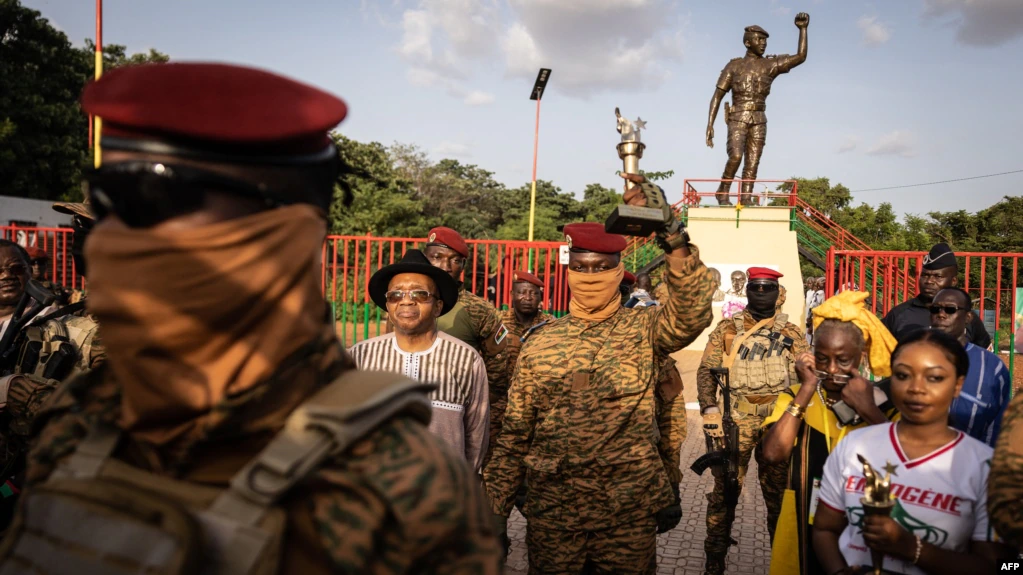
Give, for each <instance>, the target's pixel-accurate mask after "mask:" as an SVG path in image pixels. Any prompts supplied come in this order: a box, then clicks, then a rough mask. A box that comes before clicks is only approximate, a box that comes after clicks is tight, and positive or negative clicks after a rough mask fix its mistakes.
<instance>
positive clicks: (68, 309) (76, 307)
mask: <svg viewBox="0 0 1023 575" xmlns="http://www.w3.org/2000/svg"><path fill="white" fill-rule="evenodd" d="M83 309H85V300H84V299H83V300H82V301H79V302H75V303H73V304H71V305H66V306H64V307H62V308H60V309H58V310H56V311H52V312H50V313H48V314H46V315H44V316H42V317H38V318H36V319H34V320H32V323H31V324H29V325H43V324H44V323H46V322H48V321H50V320H51V319H57V318H58V317H64V316H66V315H71V314H73V313H78V312H80V311H82V310H83Z"/></svg>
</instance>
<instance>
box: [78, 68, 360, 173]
mask: <svg viewBox="0 0 1023 575" xmlns="http://www.w3.org/2000/svg"><path fill="white" fill-rule="evenodd" d="M82 109H84V110H85V112H86V113H87V114H92V115H96V116H99V117H101V118H103V138H104V142H103V146H104V147H107V148H110V149H132V150H134V149H141V142H145V141H148V142H153V141H159V142H161V143H163V144H166V145H168V146H170V148H169V149H167V150H165V151H164V152H165V153H175V150H174V146H175V145H177V146H179V147H182V148H186V149H189V150H195V149H200V150H208V149H214V150H218V151H221V152H223V153H224V154H226V155H243V156H254V155H264V156H285V157H293V156H299V157H308V156H314V157H313V158H311V159H313V160H315V159H316V158H318V157H319V156H321V155H325V154H326V150H328V146H329V144H330V138H329V136H328V132H329V131H330V129H331V128H333V127H334V126H336V125H337V124H338V123H340V122H341V120H343V119H344V117H345V115H346V114H347V112H348V109H347V107H346V106H345V103H344V102H343V101H341V100H340V99H338V98H337V97H335V96H333V95H331V94H328V93H326V92H324V91H322V90H319V89H317V88H314V87H312V86H308V85H306V84H302V83H299V82H296V81H294V80H291V79H288V78H284V77H282V76H278V75H276V74H272V73H270V72H265V71H262V70H256V69H253V68H245V67H242V66H233V65H228V64H208V63H173V64H144V65H139V66H125V67H123V68H118V69H116V70H111V71H110V72H108V73H106V74H104V75H103V77H102V78H100V79H99V80H97V81H95V82H93V83H91V84H89V85H88V86H86V87H85V91H84V92H83V93H82ZM107 138H110V141H109V142H108V141H106V140H107ZM148 151H153V152H159V151H161V150H160V149H159V148H155V147H152V146H151V147H150V148H149V149H148ZM333 154H334V152H333V150H330V155H333ZM330 155H326V156H325V157H324V158H321V159H327V158H329V157H330Z"/></svg>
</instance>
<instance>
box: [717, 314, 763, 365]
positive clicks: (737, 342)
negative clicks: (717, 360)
mask: <svg viewBox="0 0 1023 575" xmlns="http://www.w3.org/2000/svg"><path fill="white" fill-rule="evenodd" d="M773 322H774V318H773V317H769V318H767V319H762V320H760V321H758V322H757V324H756V325H755V326H753V328H752V329H748V330H746V331H744V332H743V333H742V335H740V336H739V337H737V338H735V339H733V340H732V347H731V349H729V350H728V355H727V356H725V359H724V361H722V362H721V367H727V368H729V369H730V368H731V367H732V364H733V363H735V356H736V355H738V353H739V347H740V346H742V343H743V342H744V341H746V338H748V337H749V336H751V335H753V334H755V333H757V332H758V331H760V330H761V329H762V328H765V327H767V324H769V323H773Z"/></svg>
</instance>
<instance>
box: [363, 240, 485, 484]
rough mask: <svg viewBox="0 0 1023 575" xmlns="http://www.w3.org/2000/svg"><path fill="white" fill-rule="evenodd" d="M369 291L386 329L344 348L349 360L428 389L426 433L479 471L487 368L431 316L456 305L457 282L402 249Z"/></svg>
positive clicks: (416, 253) (413, 252) (419, 255)
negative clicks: (430, 410) (430, 413)
mask: <svg viewBox="0 0 1023 575" xmlns="http://www.w3.org/2000/svg"><path fill="white" fill-rule="evenodd" d="M369 294H370V297H372V298H373V301H374V302H375V303H376V304H377V305H378V306H380V307H381V308H382V309H385V310H387V319H388V321H389V322H390V324H391V326H392V327H393V331H392V332H390V333H387V334H384V335H381V336H379V337H375V338H373V339H368V340H365V341H363V342H360V343H358V344H356V345H355V346H354V347H352V349H351V350H349V351H350V353H351V355H352V357H353V358H355V363H356V364H357V365H358V366H359V368H360V369H372V370H384V371H393V372H396V373H402V374H404V375H405V376H406V377H409V378H412V379H416V380H420V381H427V382H430V383H434V384H436V385H437V388H436V389H435V390H434V391H433V393H432V394H431V395H430V399H431V402H432V404H433V417H432V419H431V421H430V431H432V432H433V433H435V434H436V435H438V436H439V437H441V438H442V439H444V440H445V441H446V442H447V443H448V444H449V445H451V447H453V448H454V449H455V450H456V451H457V452H458V453H464V454H465V459H466V460H467V461H468V462H469V465H470V466H472V468H473V469H474V470H475V471H477V472H479V470H480V467H481V465H482V463H483V455H484V454H485V452H486V448H487V441H488V438H487V435H488V433H489V431H488V426H489V423H488V420H489V417H490V408H489V403H488V398H489V391H488V388H487V370H486V367H485V366H484V364H483V358H482V357H481V356H480V354H479V353H478V352H477V351H476V350H475V349H473V348H472V347H470V346H469V345H468V344H466V343H464V342H462V341H461V340H459V339H456V338H454V337H452V336H450V335H447V334H446V333H443V332H440V331H438V330H437V318H439V317H440V316H442V315H444V314H445V313H447V312H448V311H450V310H451V309H453V308H454V306H455V303H457V301H458V284H457V283H456V282H455V280H453V279H452V278H451V276H450V275H449V274H448V273H447V272H445V271H444V270H442V269H440V268H438V267H435V266H433V265H432V264H431V263H430V261H429V260H427V259H426V256H424V255H423V252H421V251H419V250H409V251H407V252H405V255H404V256H403V257H402V258H401V261H400V262H398V263H395V264H391V265H389V266H386V267H383V268H381V269H380V270H379V271H378V272H376V273H375V274H373V277H371V278H370V280H369Z"/></svg>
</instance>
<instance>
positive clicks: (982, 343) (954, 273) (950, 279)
mask: <svg viewBox="0 0 1023 575" xmlns="http://www.w3.org/2000/svg"><path fill="white" fill-rule="evenodd" d="M922 267H923V269H921V270H920V277H919V278H917V282H916V286H917V289H918V290H919V293H918V294H917V296H916V297H914V298H913V299H910V300H907V301H904V302H902V303H900V304H899V305H897V306H895V307H893V308H892V309H891V311H889V312H888V315H886V316H884V320H882V321H883V322H884V325H885V327H887V328H888V331H890V332H892V335H894V336H895V339H902V338H903V337H905V336H906V335H907V334H909V333H912V332H914V331H916V330H918V329H924V328H927V327H930V326H931V311H930V305H931V302H932V301H933V300H934V296H936V295H938V292H940V291H941V290H943V289H948V288H951V287H957V286H958V283H959V278H958V276H959V264H958V263H957V262H956V254H955V252H953V251H952V248H950V247H948V244H943V243H942V244H935V246H934V247H932V248H931V251H930V252H929V253H928V254H927V255H926V256H924V261H923V266H922ZM966 339H967V340H968V341H969V342H970V343H972V344H973V345H976V346H979V347H981V348H983V349H987V347H988V346H990V345H991V336H990V335H989V334H988V332H987V329H986V328H985V327H984V322H983V321H982V320H981V319H980V318H979V317H977V314H974V315H973V319H972V320H971V321H970V323H968V324H966Z"/></svg>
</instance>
